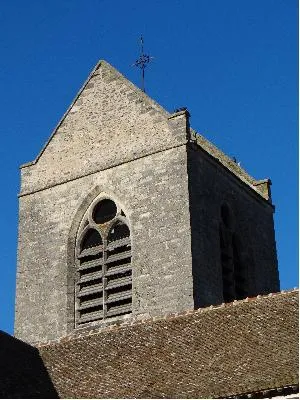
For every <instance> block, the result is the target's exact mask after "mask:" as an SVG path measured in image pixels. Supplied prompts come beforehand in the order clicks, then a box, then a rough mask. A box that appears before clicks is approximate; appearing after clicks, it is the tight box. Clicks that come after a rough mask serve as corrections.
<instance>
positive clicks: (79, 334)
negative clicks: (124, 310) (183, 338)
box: [33, 288, 299, 348]
mask: <svg viewBox="0 0 300 400" xmlns="http://www.w3.org/2000/svg"><path fill="white" fill-rule="evenodd" d="M297 292H299V289H298V288H293V289H289V290H281V291H280V292H275V293H268V294H264V295H257V296H254V297H246V298H245V299H241V300H234V301H233V302H230V303H222V304H218V305H210V306H207V307H202V308H198V309H195V310H192V309H189V310H185V311H182V312H175V313H166V314H164V315H161V316H154V317H149V318H141V316H139V315H137V316H136V317H132V318H128V319H127V320H125V321H121V322H118V323H115V324H111V325H109V326H101V327H100V326H98V327H90V328H88V327H85V328H81V331H79V330H76V331H74V332H72V333H70V334H69V335H66V336H62V337H60V338H58V339H53V340H48V341H46V342H40V343H34V344H33V345H34V346H35V347H38V348H41V347H46V346H49V345H52V344H60V343H64V342H69V341H71V340H76V339H81V338H84V337H87V336H93V335H97V334H99V333H102V332H108V331H115V330H119V329H121V328H126V326H128V325H139V324H146V323H151V322H157V321H163V320H172V319H175V318H178V317H184V316H187V315H192V314H199V313H203V312H209V311H215V310H218V309H220V308H229V307H234V306H236V305H238V304H243V303H249V302H255V301H261V300H262V299H266V298H270V297H277V296H281V295H287V294H291V293H297Z"/></svg>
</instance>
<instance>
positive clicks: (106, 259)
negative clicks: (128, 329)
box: [75, 198, 132, 327]
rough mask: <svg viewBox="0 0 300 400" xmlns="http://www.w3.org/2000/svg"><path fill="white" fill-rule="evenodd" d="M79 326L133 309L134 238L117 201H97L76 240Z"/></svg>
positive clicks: (76, 323)
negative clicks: (132, 260) (132, 258)
mask: <svg viewBox="0 0 300 400" xmlns="http://www.w3.org/2000/svg"><path fill="white" fill-rule="evenodd" d="M75 296H76V302H75V314H76V316H75V325H76V326H77V327H78V326H84V325H85V324H89V323H92V322H96V321H101V320H104V319H107V318H112V317H118V316H121V315H124V314H129V313H131V311H132V269H131V237H130V229H129V224H128V220H127V218H126V215H125V213H124V211H123V210H122V209H120V207H118V206H117V205H116V203H115V202H114V201H112V200H111V199H107V198H100V199H98V201H94V202H93V203H92V205H91V207H90V208H89V209H88V211H87V212H86V215H85V217H84V218H83V221H82V224H81V227H80V228H79V234H78V239H77V243H76V289H75Z"/></svg>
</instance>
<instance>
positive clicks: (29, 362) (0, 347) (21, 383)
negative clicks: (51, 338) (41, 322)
mask: <svg viewBox="0 0 300 400" xmlns="http://www.w3.org/2000/svg"><path fill="white" fill-rule="evenodd" d="M0 398H2V399H3V398H21V399H22V398H31V399H39V398H45V399H49V398H52V399H54V398H55V399H57V398H58V394H57V392H56V390H55V388H54V386H53V384H52V382H51V379H50V377H49V375H48V372H47V370H46V368H45V366H44V363H43V360H42V359H41V357H40V355H39V352H38V350H37V349H36V348H34V347H32V346H30V345H29V344H27V343H24V342H22V341H21V340H18V339H16V338H14V337H12V336H10V335H8V334H7V333H5V332H3V331H0Z"/></svg>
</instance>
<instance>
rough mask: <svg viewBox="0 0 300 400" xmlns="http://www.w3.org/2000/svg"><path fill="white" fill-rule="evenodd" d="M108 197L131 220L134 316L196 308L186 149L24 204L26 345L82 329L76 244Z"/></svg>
mask: <svg viewBox="0 0 300 400" xmlns="http://www.w3.org/2000/svg"><path fill="white" fill-rule="evenodd" d="M100 193H106V194H108V195H110V196H112V198H113V199H115V200H116V202H117V203H119V204H120V205H121V206H122V208H123V209H124V211H125V213H126V215H127V217H128V218H129V221H130V228H131V235H132V253H133V256H132V268H133V308H134V315H136V314H142V315H148V316H149V315H153V316H154V315H160V314H162V313H164V312H172V311H174V312H176V311H182V310H187V309H191V308H193V290H192V270H191V265H192V263H191V242H190V217H189V209H188V182H187V170H186V147H185V146H182V147H177V148H174V149H170V150H166V151H164V152H161V153H157V154H154V155H151V156H148V157H144V158H141V159H139V160H135V161H133V162H131V163H125V164H122V165H120V166H117V167H115V168H110V169H107V170H105V171H100V172H98V173H95V174H91V175H88V176H86V177H83V178H79V179H77V180H73V181H70V182H68V183H65V184H62V185H57V186H54V187H51V188H49V189H45V190H42V191H39V192H36V193H33V194H30V195H26V196H22V197H21V198H20V225H19V252H18V273H17V274H18V275H17V301H16V323H15V335H16V336H17V337H19V338H21V339H22V340H25V341H28V342H30V343H33V342H37V341H45V340H48V339H54V338H57V337H60V336H63V335H66V334H67V332H68V331H71V330H72V329H73V328H74V311H73V310H74V306H73V304H74V303H73V301H74V274H73V268H74V259H73V257H74V251H73V249H72V243H74V239H75V236H76V230H77V229H78V226H79V223H80V220H81V218H82V216H83V214H84V212H85V211H86V208H87V206H88V205H89V204H90V203H91V202H92V200H93V199H94V198H95V197H96V196H97V195H98V194H100ZM72 238H73V242H72Z"/></svg>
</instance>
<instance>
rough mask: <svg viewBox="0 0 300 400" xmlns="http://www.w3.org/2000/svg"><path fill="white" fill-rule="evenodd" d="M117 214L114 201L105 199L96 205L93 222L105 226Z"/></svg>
mask: <svg viewBox="0 0 300 400" xmlns="http://www.w3.org/2000/svg"><path fill="white" fill-rule="evenodd" d="M116 214H117V206H116V205H115V203H114V202H113V201H112V200H109V199H104V200H101V201H99V203H97V204H96V206H95V208H94V210H93V217H92V218H93V220H94V221H95V222H96V224H105V223H106V222H108V221H110V220H112V219H113V218H114V217H115V216H116Z"/></svg>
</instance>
